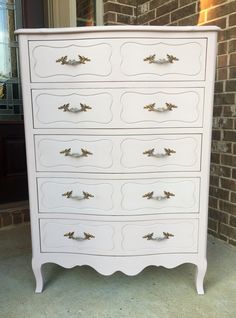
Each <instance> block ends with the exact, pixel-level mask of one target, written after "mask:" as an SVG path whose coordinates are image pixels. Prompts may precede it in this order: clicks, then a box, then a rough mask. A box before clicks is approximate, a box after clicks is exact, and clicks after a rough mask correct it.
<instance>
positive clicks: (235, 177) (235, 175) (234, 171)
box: [232, 168, 236, 179]
mask: <svg viewBox="0 0 236 318" xmlns="http://www.w3.org/2000/svg"><path fill="white" fill-rule="evenodd" d="M232 178H233V179H236V168H235V169H233V170H232Z"/></svg>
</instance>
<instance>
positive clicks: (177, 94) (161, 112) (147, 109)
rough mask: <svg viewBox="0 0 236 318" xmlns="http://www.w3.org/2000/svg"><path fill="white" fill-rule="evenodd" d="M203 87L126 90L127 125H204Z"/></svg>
mask: <svg viewBox="0 0 236 318" xmlns="http://www.w3.org/2000/svg"><path fill="white" fill-rule="evenodd" d="M203 105H204V89H203V88H171V87H170V88H159V89H139V90H133V91H125V92H123V93H122V96H121V114H120V118H121V121H122V126H124V127H125V128H126V127H127V128H134V127H135V128H164V127H202V121H203Z"/></svg>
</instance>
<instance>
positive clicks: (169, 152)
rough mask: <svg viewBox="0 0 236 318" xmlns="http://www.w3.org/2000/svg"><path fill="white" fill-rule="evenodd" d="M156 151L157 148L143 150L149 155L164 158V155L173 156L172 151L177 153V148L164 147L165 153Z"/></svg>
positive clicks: (144, 153)
mask: <svg viewBox="0 0 236 318" xmlns="http://www.w3.org/2000/svg"><path fill="white" fill-rule="evenodd" d="M154 151H155V148H152V149H149V150H145V151H144V152H143V155H147V156H148V157H156V158H162V157H167V156H171V154H172V153H176V151H175V150H172V149H170V148H164V151H165V153H154Z"/></svg>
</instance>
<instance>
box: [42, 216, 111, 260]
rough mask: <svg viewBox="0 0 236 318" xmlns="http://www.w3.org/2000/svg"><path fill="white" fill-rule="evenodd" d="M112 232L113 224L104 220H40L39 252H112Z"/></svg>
mask: <svg viewBox="0 0 236 318" xmlns="http://www.w3.org/2000/svg"><path fill="white" fill-rule="evenodd" d="M85 233H86V234H85ZM114 234H115V228H114V226H112V224H110V223H107V224H106V222H95V221H79V220H65V219H62V220H59V219H57V220H56V219H41V220H40V237H41V252H58V253H81V254H99V255H106V254H112V253H113V250H114V249H115V242H114V239H113V236H114Z"/></svg>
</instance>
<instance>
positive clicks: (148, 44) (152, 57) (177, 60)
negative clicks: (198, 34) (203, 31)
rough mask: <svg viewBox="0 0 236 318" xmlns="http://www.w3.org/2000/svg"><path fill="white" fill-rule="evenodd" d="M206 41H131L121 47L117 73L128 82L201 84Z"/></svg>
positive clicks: (203, 73) (204, 65) (154, 39)
mask: <svg viewBox="0 0 236 318" xmlns="http://www.w3.org/2000/svg"><path fill="white" fill-rule="evenodd" d="M206 48H207V40H206V39H203V38H202V39H196V38H195V39H191V38H189V39H173V38H172V39H171V38H168V39H163V38H160V39H158V38H153V39H135V41H134V40H132V41H129V40H127V41H125V42H124V43H123V45H122V46H121V71H122V73H123V74H124V75H125V76H126V77H127V78H129V79H130V80H145V81H155V80H157V81H194V80H198V81H203V80H204V79H205V69H206V64H205V59H206Z"/></svg>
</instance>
